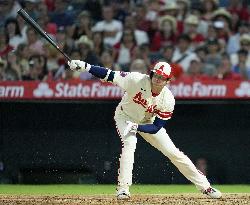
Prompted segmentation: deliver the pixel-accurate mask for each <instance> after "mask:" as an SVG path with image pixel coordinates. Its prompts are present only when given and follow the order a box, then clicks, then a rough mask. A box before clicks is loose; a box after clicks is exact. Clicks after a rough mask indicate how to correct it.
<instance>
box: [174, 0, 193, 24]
mask: <svg viewBox="0 0 250 205" xmlns="http://www.w3.org/2000/svg"><path fill="white" fill-rule="evenodd" d="M176 3H177V6H178V13H177V17H176V19H177V20H178V21H182V22H183V21H184V20H185V19H186V17H187V16H188V15H189V11H190V1H189V0H176Z"/></svg>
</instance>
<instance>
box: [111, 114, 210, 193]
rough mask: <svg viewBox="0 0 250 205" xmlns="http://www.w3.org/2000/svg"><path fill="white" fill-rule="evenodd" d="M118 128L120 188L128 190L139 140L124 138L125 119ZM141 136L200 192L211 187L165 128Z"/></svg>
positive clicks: (117, 121)
mask: <svg viewBox="0 0 250 205" xmlns="http://www.w3.org/2000/svg"><path fill="white" fill-rule="evenodd" d="M115 120H116V127H117V131H118V134H119V135H120V138H121V141H122V153H121V155H120V169H119V171H118V187H123V188H128V187H129V186H130V185H131V184H132V171H133V164H134V152H135V149H136V143H137V138H136V136H135V135H134V134H130V135H127V136H123V131H124V129H125V128H126V126H127V123H126V120H128V119H124V118H117V117H115ZM139 134H140V135H141V136H142V137H143V138H144V139H145V140H146V141H147V142H149V143H150V144H151V145H152V146H154V147H155V148H156V149H158V150H159V151H161V152H162V153H163V154H164V155H165V156H166V157H168V158H169V159H170V160H171V162H172V163H173V164H174V165H175V166H176V167H177V168H178V169H179V171H180V172H181V173H182V174H183V175H184V176H185V177H186V178H187V179H188V180H189V181H191V182H192V183H194V184H195V186H196V187H197V189H198V190H200V191H204V190H206V189H207V188H209V187H210V183H209V182H208V180H207V178H206V176H204V175H203V174H202V173H201V172H199V171H198V170H197V169H196V167H195V165H194V164H193V163H192V161H191V160H190V159H189V158H188V157H187V156H186V155H185V154H184V153H183V152H181V151H180V150H179V149H178V148H176V147H175V145H174V143H173V142H172V140H171V139H170V137H169V136H168V134H167V132H166V130H165V129H164V128H162V129H160V130H159V131H158V132H157V133H156V134H148V133H142V132H139Z"/></svg>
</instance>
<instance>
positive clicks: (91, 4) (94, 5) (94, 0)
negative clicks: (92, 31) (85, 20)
mask: <svg viewBox="0 0 250 205" xmlns="http://www.w3.org/2000/svg"><path fill="white" fill-rule="evenodd" d="M84 10H86V11H89V12H90V15H91V17H92V19H93V21H94V23H95V22H98V21H101V19H102V5H101V1H100V0H86V1H85V4H84Z"/></svg>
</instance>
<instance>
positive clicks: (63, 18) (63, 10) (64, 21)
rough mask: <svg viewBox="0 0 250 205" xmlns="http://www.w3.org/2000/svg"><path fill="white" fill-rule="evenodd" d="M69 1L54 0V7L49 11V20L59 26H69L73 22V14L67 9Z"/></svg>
mask: <svg viewBox="0 0 250 205" xmlns="http://www.w3.org/2000/svg"><path fill="white" fill-rule="evenodd" d="M68 4H69V1H67V0H55V3H54V5H55V9H54V11H53V12H50V19H51V22H53V23H55V24H56V25H57V26H58V27H60V26H63V27H65V26H71V25H73V23H74V15H73V13H72V12H71V11H69V10H67V9H68Z"/></svg>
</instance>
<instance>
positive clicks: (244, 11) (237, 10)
mask: <svg viewBox="0 0 250 205" xmlns="http://www.w3.org/2000/svg"><path fill="white" fill-rule="evenodd" d="M227 9H228V11H229V12H230V13H231V14H235V15H237V16H238V17H239V19H241V20H242V21H246V22H249V20H250V12H249V9H248V5H247V1H238V0H231V1H230V4H229V6H228V8H227Z"/></svg>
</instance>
